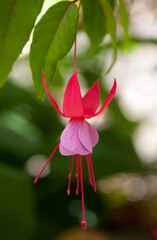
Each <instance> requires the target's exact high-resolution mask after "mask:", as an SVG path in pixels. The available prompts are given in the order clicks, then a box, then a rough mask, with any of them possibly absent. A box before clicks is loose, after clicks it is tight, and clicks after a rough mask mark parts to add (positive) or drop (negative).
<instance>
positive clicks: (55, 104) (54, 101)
mask: <svg viewBox="0 0 157 240" xmlns="http://www.w3.org/2000/svg"><path fill="white" fill-rule="evenodd" d="M42 76H43V82H44V87H45V90H46V92H47V95H48V96H49V98H50V100H51V102H52V104H53V106H54V107H55V109H56V111H57V112H58V113H59V114H60V115H62V116H63V117H66V116H65V115H64V114H63V113H62V112H61V111H60V109H59V107H58V104H57V102H56V100H55V99H54V98H53V97H52V96H51V94H50V93H49V91H48V88H47V84H46V78H45V74H44V71H42Z"/></svg>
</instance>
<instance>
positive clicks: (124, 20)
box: [119, 0, 129, 43]
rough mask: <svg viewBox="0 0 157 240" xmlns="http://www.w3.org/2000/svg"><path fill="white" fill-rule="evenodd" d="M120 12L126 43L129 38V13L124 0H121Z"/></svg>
mask: <svg viewBox="0 0 157 240" xmlns="http://www.w3.org/2000/svg"><path fill="white" fill-rule="evenodd" d="M119 14H120V22H121V25H122V27H123V29H124V34H125V36H124V43H126V42H127V40H128V29H129V14H128V10H127V8H126V5H125V3H124V1H123V0H119Z"/></svg>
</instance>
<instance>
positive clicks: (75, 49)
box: [74, 0, 82, 73]
mask: <svg viewBox="0 0 157 240" xmlns="http://www.w3.org/2000/svg"><path fill="white" fill-rule="evenodd" d="M81 3H82V0H80V2H79V6H78V10H80V7H81ZM76 51H77V36H76V39H75V43H74V73H75V72H76Z"/></svg>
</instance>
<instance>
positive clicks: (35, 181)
mask: <svg viewBox="0 0 157 240" xmlns="http://www.w3.org/2000/svg"><path fill="white" fill-rule="evenodd" d="M59 144H60V141H59V143H58V144H57V146H56V147H55V149H54V150H53V152H52V154H51V156H50V157H49V159H48V160H47V162H46V163H45V165H44V167H43V168H42V169H41V171H40V172H39V174H38V176H37V177H36V178H35V180H34V184H35V183H37V181H38V179H39V177H40V175H41V173H42V172H43V171H44V169H45V167H46V166H47V164H48V163H49V161H50V159H51V158H52V156H53V155H54V153H55V152H56V150H57V148H58V147H59Z"/></svg>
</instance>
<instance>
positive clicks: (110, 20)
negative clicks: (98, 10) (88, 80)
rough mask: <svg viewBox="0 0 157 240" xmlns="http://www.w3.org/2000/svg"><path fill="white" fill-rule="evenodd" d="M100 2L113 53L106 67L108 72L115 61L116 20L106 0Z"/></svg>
mask: <svg viewBox="0 0 157 240" xmlns="http://www.w3.org/2000/svg"><path fill="white" fill-rule="evenodd" d="M101 4H102V7H103V10H104V13H105V16H106V24H107V30H108V33H109V34H110V36H111V40H112V49H113V55H112V63H111V65H110V67H109V68H108V70H107V72H106V74H107V73H109V71H110V70H111V69H112V67H113V65H114V63H115V61H116V57H117V42H116V22H115V18H114V15H113V10H112V7H111V5H110V3H109V1H108V0H101Z"/></svg>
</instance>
